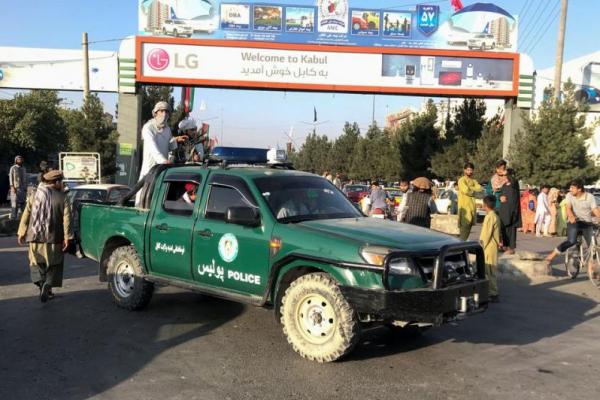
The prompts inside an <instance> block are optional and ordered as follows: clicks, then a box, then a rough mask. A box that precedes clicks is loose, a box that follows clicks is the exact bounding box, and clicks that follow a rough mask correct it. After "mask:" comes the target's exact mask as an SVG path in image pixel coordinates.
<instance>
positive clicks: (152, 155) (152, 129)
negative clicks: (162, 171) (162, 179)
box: [140, 101, 187, 180]
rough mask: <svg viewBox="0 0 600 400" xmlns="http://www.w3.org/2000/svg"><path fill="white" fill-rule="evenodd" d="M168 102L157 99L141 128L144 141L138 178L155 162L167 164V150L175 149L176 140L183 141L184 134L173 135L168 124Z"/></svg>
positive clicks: (144, 174)
mask: <svg viewBox="0 0 600 400" xmlns="http://www.w3.org/2000/svg"><path fill="white" fill-rule="evenodd" d="M170 110H171V109H170V107H169V104H168V103H167V102H166V101H159V102H158V103H156V105H155V106H154V109H153V110H152V116H153V117H154V118H152V119H151V120H150V121H148V122H146V124H145V125H144V127H143V128H142V140H143V141H144V150H143V159H142V168H141V170H140V180H142V179H144V177H145V176H146V174H148V172H149V171H150V169H152V167H154V166H155V165H157V164H169V163H170V161H169V158H168V157H169V150H175V149H176V148H177V143H178V142H184V141H185V140H186V139H187V137H186V136H176V137H173V134H172V133H171V129H170V128H169V126H168V124H167V123H168V121H169V113H170Z"/></svg>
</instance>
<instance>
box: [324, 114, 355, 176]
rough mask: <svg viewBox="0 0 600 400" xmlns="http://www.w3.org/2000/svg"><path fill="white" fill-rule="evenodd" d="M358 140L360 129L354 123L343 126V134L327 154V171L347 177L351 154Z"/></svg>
mask: <svg viewBox="0 0 600 400" xmlns="http://www.w3.org/2000/svg"><path fill="white" fill-rule="evenodd" d="M359 138H360V129H359V127H358V124H357V123H356V122H354V123H353V124H350V123H349V122H346V123H345V124H344V133H342V135H341V136H339V137H338V138H337V139H336V140H335V142H333V145H332V147H331V151H330V152H329V169H330V170H331V171H334V172H340V173H341V174H345V175H348V173H349V172H350V167H351V163H352V157H351V156H352V154H353V153H354V150H355V148H356V145H357V143H358V140H359Z"/></svg>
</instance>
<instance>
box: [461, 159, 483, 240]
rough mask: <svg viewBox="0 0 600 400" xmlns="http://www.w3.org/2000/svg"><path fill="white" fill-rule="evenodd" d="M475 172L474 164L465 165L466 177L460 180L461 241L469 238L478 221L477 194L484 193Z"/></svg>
mask: <svg viewBox="0 0 600 400" xmlns="http://www.w3.org/2000/svg"><path fill="white" fill-rule="evenodd" d="M474 171H475V166H474V165H473V163H471V162H467V163H465V167H464V175H463V176H462V177H461V178H460V179H459V180H458V229H459V230H460V239H461V240H467V239H468V238H469V234H470V233H471V228H472V227H473V225H475V222H476V221H477V215H476V210H475V193H479V192H482V191H483V189H482V188H481V186H480V185H479V183H477V181H476V180H475V179H473V172H474Z"/></svg>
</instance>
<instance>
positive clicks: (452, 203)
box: [435, 189, 458, 214]
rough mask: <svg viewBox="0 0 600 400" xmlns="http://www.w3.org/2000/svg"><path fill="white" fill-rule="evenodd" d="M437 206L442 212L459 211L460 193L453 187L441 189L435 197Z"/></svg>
mask: <svg viewBox="0 0 600 400" xmlns="http://www.w3.org/2000/svg"><path fill="white" fill-rule="evenodd" d="M435 207H436V208H437V210H438V213H440V214H456V213H458V193H456V192H455V191H454V190H453V189H440V191H439V192H438V195H437V198H436V199H435Z"/></svg>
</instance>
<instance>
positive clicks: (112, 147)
mask: <svg viewBox="0 0 600 400" xmlns="http://www.w3.org/2000/svg"><path fill="white" fill-rule="evenodd" d="M61 115H62V117H63V119H64V121H65V124H66V126H67V132H68V137H69V149H70V151H75V152H97V153H100V158H101V161H102V175H103V176H111V175H114V173H115V172H116V157H117V140H118V137H119V135H118V132H117V131H116V130H115V129H114V128H113V119H112V115H110V114H107V113H105V112H104V107H103V105H102V102H101V101H100V99H99V98H98V96H97V95H95V94H92V95H90V96H88V97H87V98H86V99H85V101H84V103H83V106H82V107H81V110H62V112H61Z"/></svg>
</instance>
